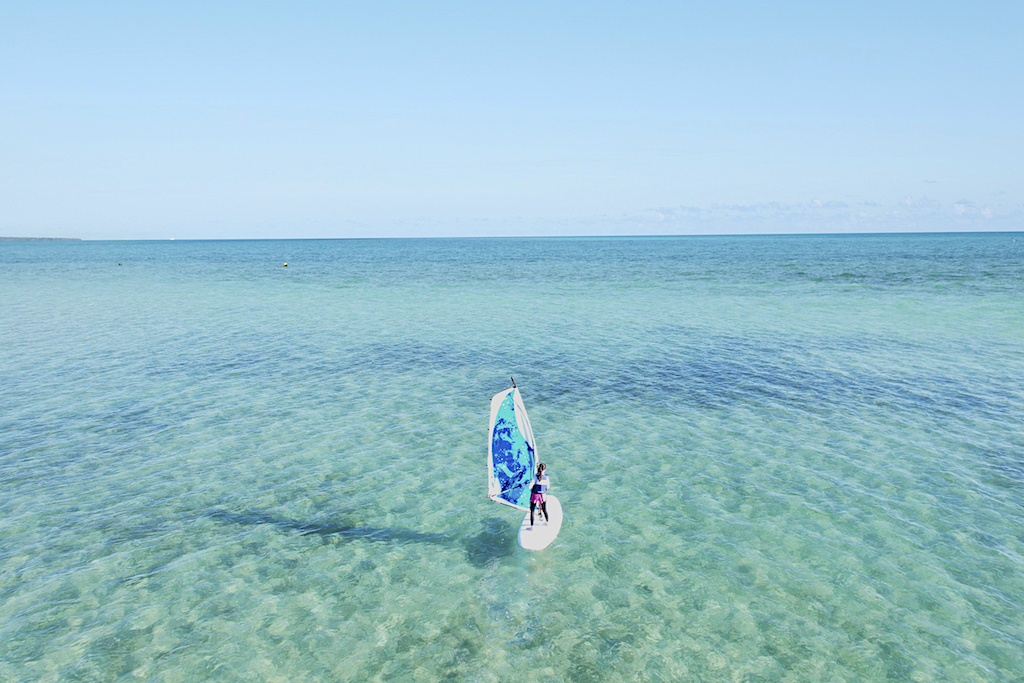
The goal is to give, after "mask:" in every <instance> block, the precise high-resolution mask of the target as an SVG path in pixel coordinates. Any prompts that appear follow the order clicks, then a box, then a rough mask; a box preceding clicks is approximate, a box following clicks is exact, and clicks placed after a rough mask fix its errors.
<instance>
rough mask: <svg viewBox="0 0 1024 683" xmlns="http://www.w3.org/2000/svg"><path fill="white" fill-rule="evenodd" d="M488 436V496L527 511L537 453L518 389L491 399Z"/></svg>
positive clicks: (504, 392)
mask: <svg viewBox="0 0 1024 683" xmlns="http://www.w3.org/2000/svg"><path fill="white" fill-rule="evenodd" d="M488 436H489V437H490V441H489V443H488V446H487V495H488V496H489V497H490V498H491V500H494V501H496V502H498V503H504V504H505V505H511V506H513V507H517V508H522V509H524V510H528V509H529V508H530V483H531V482H532V481H533V474H534V471H535V470H536V466H537V453H536V449H535V445H534V441H533V430H532V429H531V428H530V418H529V417H527V415H526V407H525V406H524V405H523V399H522V396H520V394H519V390H518V389H516V388H515V387H513V388H511V389H508V390H506V391H502V392H499V393H497V394H495V395H494V398H492V399H491V429H490V432H489V435H488Z"/></svg>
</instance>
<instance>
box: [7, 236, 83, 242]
mask: <svg viewBox="0 0 1024 683" xmlns="http://www.w3.org/2000/svg"><path fill="white" fill-rule="evenodd" d="M81 241H82V238H81V237H0V242H81Z"/></svg>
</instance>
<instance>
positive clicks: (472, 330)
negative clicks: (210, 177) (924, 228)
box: [0, 234, 1024, 682]
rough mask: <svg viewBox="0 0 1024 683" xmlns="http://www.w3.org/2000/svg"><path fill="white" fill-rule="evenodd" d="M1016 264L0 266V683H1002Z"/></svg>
mask: <svg viewBox="0 0 1024 683" xmlns="http://www.w3.org/2000/svg"><path fill="white" fill-rule="evenodd" d="M1014 239H1015V240H1016V241H1014ZM1022 243H1024V239H1022V237H1021V235H1009V234H974V235H889V236H827V237H821V236H807V237H707V238H640V239H619V238H614V239H476V240H343V241H256V242H81V243H10V242H9V243H0V342H2V344H0V382H2V389H3V391H2V394H3V397H4V398H3V410H2V411H0V488H2V490H3V492H4V494H3V496H2V498H0V680H11V681H21V680H24V681H30V680H31V681H35V680H50V681H57V680H60V681H75V680H90V681H91V680H104V681H109V680H124V681H129V680H131V681H148V680H152V681H191V680H265V681H274V680H280V681H349V680H351V681H373V680H380V681H437V680H459V681H463V680H466V681H524V682H526V681H577V682H582V681H633V680H647V681H660V680H664V681H680V680H687V681H836V680H841V681H883V680H886V681H887V680H910V681H1006V680H1016V679H1021V678H1024V664H1022V658H1021V656H1020V653H1021V652H1024V619H1022V618H1021V616H1020V615H1021V613H1022V612H1024V560H1022V558H1024V507H1022V500H1024V455H1022V454H1024V430H1022V429H1021V427H1020V424H1021V415H1024V344H1022V341H1024V296H1022V295H1024V247H1022ZM284 262H287V263H288V266H287V268H284V267H282V264H283V263H284ZM119 264H120V265H119ZM512 375H514V376H515V378H516V382H517V383H518V385H519V386H520V388H521V391H522V394H523V397H524V400H525V401H526V405H527V407H528V408H529V410H530V417H531V422H532V424H533V427H534V431H535V434H536V438H537V441H538V451H539V454H540V457H541V459H542V460H544V461H545V462H547V464H548V465H549V468H550V469H549V472H550V474H551V479H552V493H554V494H555V495H557V496H558V497H559V499H560V500H561V501H562V504H563V506H564V509H565V523H564V526H563V528H562V532H561V534H560V536H559V538H558V540H557V541H556V543H555V545H554V546H552V547H551V548H549V549H548V550H546V551H544V552H542V553H536V554H530V553H527V552H525V551H523V550H521V549H519V548H518V546H516V544H515V533H516V529H517V527H518V524H519V521H520V516H519V515H518V514H517V513H516V512H515V511H513V510H510V509H509V508H506V507H502V506H498V505H494V504H492V503H489V502H488V501H486V500H485V499H484V493H485V491H486V474H485V470H484V462H483V461H484V456H485V454H486V434H485V433H486V426H487V425H486V423H487V416H488V405H489V400H490V397H491V395H492V394H494V393H495V392H497V391H499V390H501V389H504V388H506V387H507V386H508V378H509V376H512Z"/></svg>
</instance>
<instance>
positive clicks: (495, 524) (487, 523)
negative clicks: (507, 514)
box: [462, 517, 516, 567]
mask: <svg viewBox="0 0 1024 683" xmlns="http://www.w3.org/2000/svg"><path fill="white" fill-rule="evenodd" d="M482 524H483V528H482V529H481V531H480V533H478V534H477V535H476V536H470V537H468V538H466V539H465V540H464V541H463V542H462V546H463V548H464V549H465V551H466V559H467V560H469V563H470V564H471V565H473V566H474V567H485V566H487V565H488V564H490V563H491V562H493V561H494V560H500V559H502V558H504V557H508V556H510V555H512V554H513V553H514V552H515V551H516V543H515V541H513V540H512V539H513V536H514V534H513V533H512V531H513V530H512V527H511V525H510V524H509V523H508V521H506V520H504V519H502V518H501V517H490V518H488V519H485V520H483V522H482Z"/></svg>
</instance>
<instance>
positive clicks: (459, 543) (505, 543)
mask: <svg viewBox="0 0 1024 683" xmlns="http://www.w3.org/2000/svg"><path fill="white" fill-rule="evenodd" d="M206 516H208V517H211V518H213V519H216V520H219V521H222V522H225V523H228V524H238V525H242V526H256V525H263V524H269V525H271V526H273V527H275V528H277V529H278V530H279V531H281V532H282V533H298V534H299V535H302V536H307V535H311V534H315V535H317V536H321V537H324V538H338V539H342V540H346V541H354V540H357V539H358V540H366V541H376V542H379V543H395V544H406V543H428V544H432V545H437V546H444V547H448V548H459V547H461V548H462V549H463V550H464V551H465V553H466V559H467V561H468V562H469V563H470V564H472V565H473V566H475V567H483V566H486V565H487V564H488V563H490V562H491V561H493V560H496V559H500V558H503V557H508V556H509V555H511V554H512V553H513V552H515V542H514V541H513V540H512V533H511V529H510V527H509V524H508V522H506V521H505V520H503V519H501V518H500V517H492V518H489V519H485V520H482V521H481V523H482V528H481V531H480V533H478V534H476V535H475V536H470V537H466V538H464V539H458V538H455V537H453V536H452V535H450V534H440V533H438V534H425V533H422V532H420V531H414V530H413V529H404V528H401V527H373V526H362V525H354V524H344V523H339V522H306V521H302V520H297V519H289V518H287V517H280V516H278V515H273V514H270V513H268V512H261V511H259V510H249V511H246V512H231V511H230V510H224V509H213V510H210V511H209V512H207V513H206Z"/></svg>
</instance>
